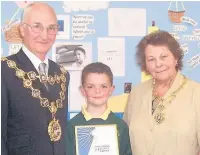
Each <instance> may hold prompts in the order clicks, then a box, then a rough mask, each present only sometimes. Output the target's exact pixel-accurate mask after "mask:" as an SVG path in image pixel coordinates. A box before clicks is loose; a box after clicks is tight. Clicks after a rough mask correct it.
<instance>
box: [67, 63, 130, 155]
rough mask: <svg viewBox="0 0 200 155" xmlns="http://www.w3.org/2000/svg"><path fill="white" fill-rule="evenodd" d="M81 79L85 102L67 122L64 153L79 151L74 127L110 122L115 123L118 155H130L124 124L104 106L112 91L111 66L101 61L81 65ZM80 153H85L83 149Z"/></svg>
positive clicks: (71, 153)
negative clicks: (82, 66) (65, 151)
mask: <svg viewBox="0 0 200 155" xmlns="http://www.w3.org/2000/svg"><path fill="white" fill-rule="evenodd" d="M81 82H82V86H80V91H81V93H82V94H83V96H84V97H85V99H86V102H87V104H86V105H84V106H83V107H82V111H81V112H80V113H79V114H78V115H76V116H75V117H74V118H72V119H71V120H70V121H69V123H68V128H67V155H76V154H78V153H76V140H75V127H76V126H86V125H112V124H115V125H116V126H117V138H118V148H119V155H132V153H131V146H130V139H129V130H128V126H127V124H126V123H125V122H124V121H123V120H122V119H120V118H118V117H117V116H115V114H114V113H113V112H111V111H110V110H109V108H108V106H107V100H108V98H109V97H110V96H111V94H112V92H113V90H114V86H113V74H112V71H111V69H110V68H109V67H108V66H107V65H105V64H103V63H100V62H96V63H91V64H89V65H87V66H85V67H84V69H83V71H82V76H81ZM83 154H84V155H86V154H85V153H84V152H83ZM80 155H82V154H80ZM113 155H115V154H113Z"/></svg>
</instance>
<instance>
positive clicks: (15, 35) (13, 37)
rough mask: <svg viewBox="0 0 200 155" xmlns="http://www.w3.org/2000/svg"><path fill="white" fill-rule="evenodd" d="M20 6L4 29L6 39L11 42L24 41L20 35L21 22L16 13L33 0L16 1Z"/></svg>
mask: <svg viewBox="0 0 200 155" xmlns="http://www.w3.org/2000/svg"><path fill="white" fill-rule="evenodd" d="M15 3H16V4H17V6H18V9H17V11H16V12H15V13H14V15H13V16H12V18H11V19H10V20H9V22H7V23H6V24H5V25H4V26H3V28H2V31H3V33H4V36H5V40H6V41H7V42H10V43H21V42H22V38H21V35H20V31H19V23H20V20H19V19H15V17H16V15H17V14H18V12H19V11H20V10H21V9H24V8H25V7H26V6H27V5H29V4H30V3H32V2H31V1H29V2H27V1H24V2H23V1H22V2H15Z"/></svg>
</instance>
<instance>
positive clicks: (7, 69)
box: [1, 2, 69, 155]
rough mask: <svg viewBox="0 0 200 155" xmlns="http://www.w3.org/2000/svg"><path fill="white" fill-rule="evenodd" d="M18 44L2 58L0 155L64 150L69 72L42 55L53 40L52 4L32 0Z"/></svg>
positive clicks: (59, 154)
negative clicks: (17, 47)
mask: <svg viewBox="0 0 200 155" xmlns="http://www.w3.org/2000/svg"><path fill="white" fill-rule="evenodd" d="M20 32H21V36H22V38H23V47H22V49H20V51H19V52H18V53H17V54H14V55H12V56H9V57H6V58H2V61H1V65H2V74H1V80H2V81H1V84H2V85H1V91H2V93H1V95H2V100H1V108H2V111H1V112H2V113H1V117H2V119H1V120H2V121H1V130H2V141H1V143H2V146H1V149H2V152H1V153H2V155H66V151H65V138H64V136H65V132H66V122H67V116H66V115H67V100H68V96H67V94H68V91H67V90H68V89H67V88H68V84H69V73H68V72H67V71H66V70H65V69H64V68H62V67H60V66H59V65H57V64H56V63H54V62H53V61H51V60H48V59H47V57H46V55H47V53H48V51H49V49H50V48H51V46H52V44H53V43H54V41H55V39H56V34H57V32H58V25H57V19H56V14H55V12H54V11H53V9H52V8H51V7H50V6H48V5H47V4H44V3H38V2H37V3H33V4H31V5H29V6H28V7H27V8H26V9H25V10H24V13H23V16H22V21H21V25H20Z"/></svg>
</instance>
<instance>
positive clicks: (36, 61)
mask: <svg viewBox="0 0 200 155" xmlns="http://www.w3.org/2000/svg"><path fill="white" fill-rule="evenodd" d="M22 50H23V51H24V53H25V54H26V56H27V57H28V58H29V59H30V61H31V62H32V64H33V65H34V67H35V69H36V70H37V71H38V73H39V65H40V63H45V64H46V68H45V72H46V74H47V75H48V69H49V61H48V59H47V57H45V60H44V61H42V60H40V59H39V58H38V57H37V56H36V55H35V54H33V53H32V52H31V51H29V50H28V49H27V48H26V47H25V46H24V45H23V46H22Z"/></svg>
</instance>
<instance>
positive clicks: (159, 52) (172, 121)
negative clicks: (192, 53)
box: [124, 31, 200, 155]
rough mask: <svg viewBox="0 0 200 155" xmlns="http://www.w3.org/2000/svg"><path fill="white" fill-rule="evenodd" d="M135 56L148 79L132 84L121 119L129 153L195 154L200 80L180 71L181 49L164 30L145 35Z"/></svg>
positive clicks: (198, 137)
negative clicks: (124, 127) (199, 81)
mask: <svg viewBox="0 0 200 155" xmlns="http://www.w3.org/2000/svg"><path fill="white" fill-rule="evenodd" d="M136 56H137V61H138V64H139V66H140V67H141V70H142V71H145V72H146V73H147V74H150V75H151V76H152V79H151V80H149V81H147V82H144V83H142V84H140V85H138V86H137V87H135V88H133V89H132V91H131V93H130V96H129V100H128V104H127V107H126V110H125V112H124V120H125V121H126V122H127V124H128V125H129V129H130V139H131V146H132V150H133V154H134V155H198V153H199V152H200V84H198V83H196V82H194V81H192V80H190V79H188V78H187V77H185V76H184V75H182V74H181V72H180V70H181V68H182V58H183V55H182V50H181V48H180V45H179V43H178V42H177V41H176V40H175V39H174V38H173V37H172V36H171V35H170V34H169V33H168V32H165V31H158V32H155V33H151V34H149V35H147V36H145V37H144V38H143V39H142V40H141V41H140V42H139V44H138V45H137V53H136Z"/></svg>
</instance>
